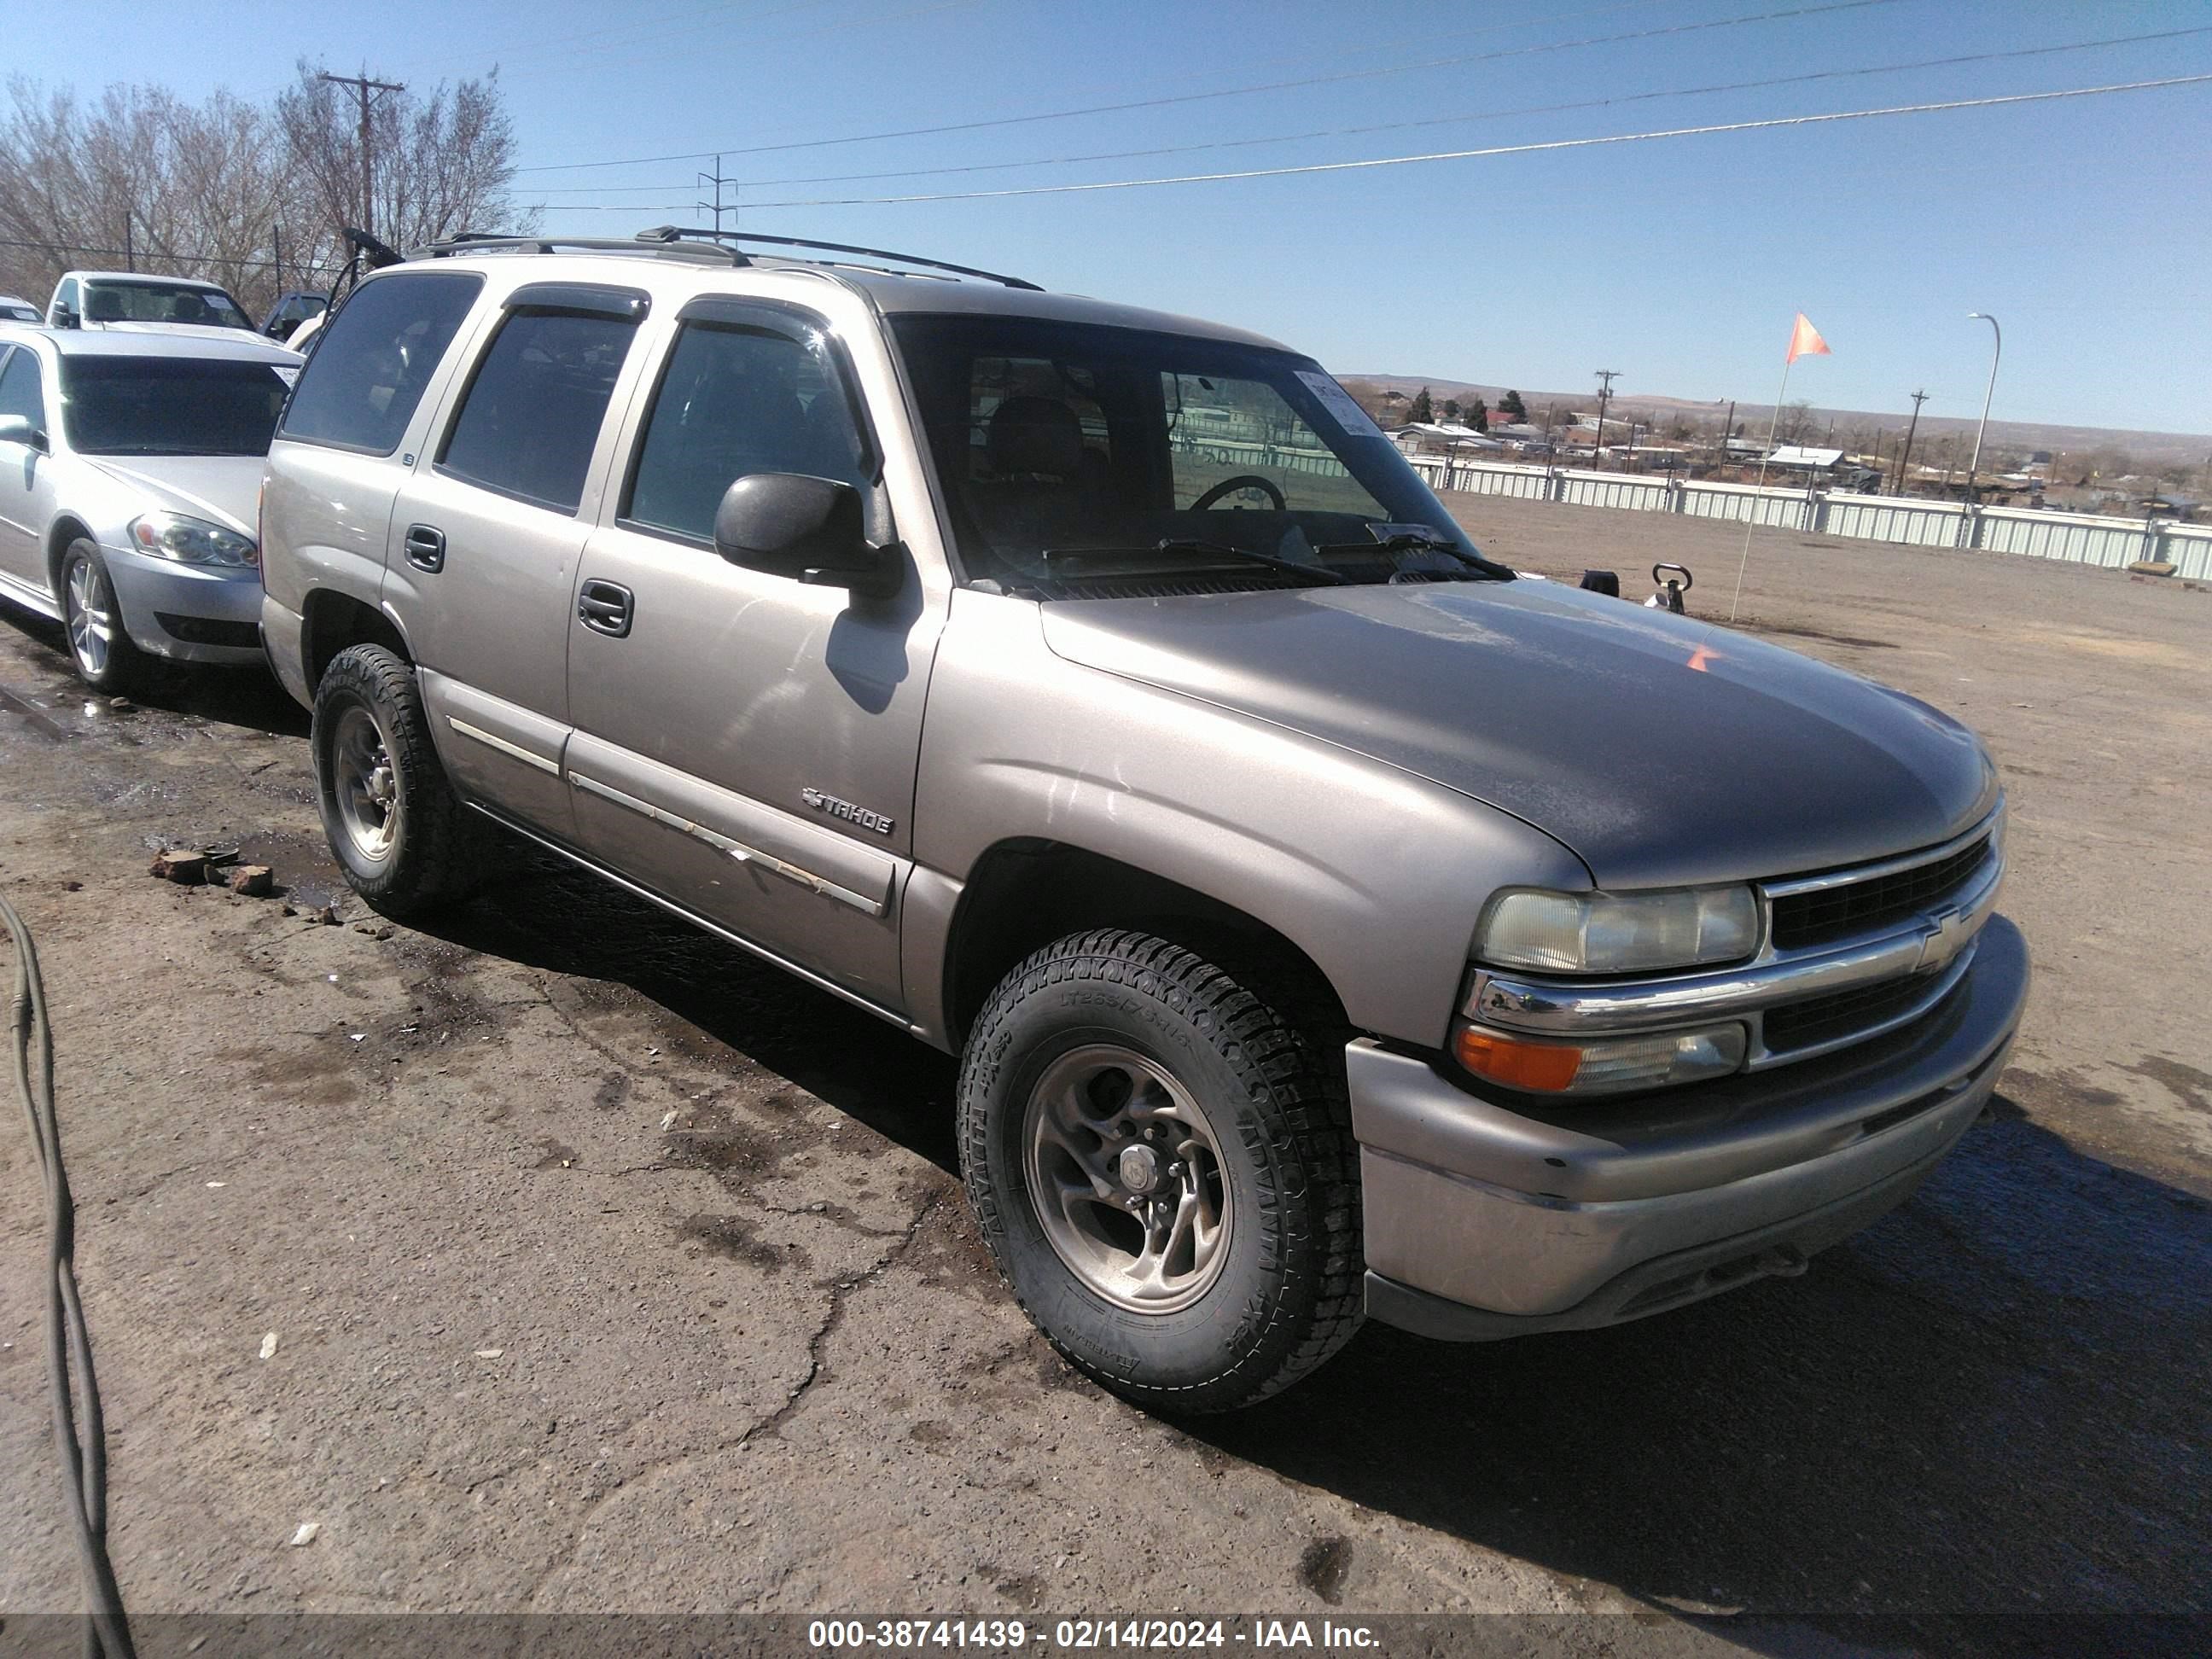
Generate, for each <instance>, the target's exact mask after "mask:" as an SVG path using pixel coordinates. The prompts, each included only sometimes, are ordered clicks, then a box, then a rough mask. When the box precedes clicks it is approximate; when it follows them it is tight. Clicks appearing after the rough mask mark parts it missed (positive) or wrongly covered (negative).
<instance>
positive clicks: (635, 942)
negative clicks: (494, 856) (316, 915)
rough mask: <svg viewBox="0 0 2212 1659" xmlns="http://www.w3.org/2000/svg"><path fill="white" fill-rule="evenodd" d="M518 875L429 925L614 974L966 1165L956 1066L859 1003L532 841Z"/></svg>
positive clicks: (789, 1074) (918, 1144) (490, 947)
mask: <svg viewBox="0 0 2212 1659" xmlns="http://www.w3.org/2000/svg"><path fill="white" fill-rule="evenodd" d="M507 856H508V857H510V858H511V859H512V860H513V866H512V873H511V875H510V876H509V877H508V878H505V879H502V880H501V882H499V883H498V884H496V885H495V886H494V887H492V888H491V889H489V890H487V891H486V892H485V893H484V894H483V896H481V897H479V898H477V900H476V901H474V902H471V903H470V904H468V905H466V906H465V907H463V908H460V909H458V910H456V911H454V912H453V913H452V914H450V915H443V916H440V917H437V918H435V919H434V920H429V921H422V922H419V923H417V924H416V925H417V926H418V927H422V928H423V929H424V930H425V931H427V932H428V933H432V934H434V935H435V936H436V937H438V938H441V939H447V940H448V941H450V942H451V943H453V944H455V945H462V946H465V947H466V948H467V949H469V950H471V951H484V952H486V953H488V954H489V955H493V956H499V957H507V958H509V959H510V960H512V961H515V962H520V963H526V964H527V965H528V966H530V967H532V968H538V969H545V970H546V971H548V972H551V973H556V974H568V975H576V976H577V977H579V978H581V979H586V980H596V981H611V982H613V983H615V984H617V985H620V986H623V987H628V989H629V990H630V991H631V992H634V993H635V994H637V995H638V996H640V997H641V998H643V999H645V1000H647V1001H649V1002H652V1003H653V1004H657V1005H658V1006H659V1007H660V1008H662V1009H664V1010H665V1011H666V1012H668V1013H670V1014H671V1015H673V1016H675V1017H676V1018H678V1020H681V1021H683V1022H684V1023H685V1024H690V1025H692V1026H695V1027H696V1028H697V1029H698V1030H699V1031H701V1032H702V1033H703V1034H704V1035H705V1036H708V1037H710V1038H712V1039H713V1040H714V1042H716V1043H718V1044H720V1045H723V1046H724V1047H726V1048H728V1049H731V1050H733V1051H735V1052H736V1053H737V1054H742V1055H743V1056H744V1057H745V1058H746V1059H748V1060H752V1061H753V1062H755V1063H756V1064H757V1065H760V1066H765V1067H767V1068H768V1069H769V1070H770V1071H772V1072H775V1073H778V1074H779V1075H781V1076H782V1077H784V1078H786V1079H788V1080H789V1081H791V1082H793V1083H795V1084H797V1085H799V1087H800V1088H802V1089H805V1090H806V1091H808V1092H810V1093H811V1094H813V1095H815V1096H817V1097H819V1098H821V1099H822V1100H824V1101H826V1102H828V1103H829V1104H830V1105H832V1106H834V1107H836V1109H838V1110H839V1111H842V1112H843V1113H844V1114H846V1115H848V1117H851V1118H853V1119H854V1120H856V1121H859V1122H861V1123H864V1124H866V1126H867V1127H869V1128H871V1129H873V1130H875V1131H876V1132H877V1133H879V1134H881V1135H883V1136H884V1137H885V1138H886V1139H890V1140H893V1141H896V1142H897V1143H898V1144H899V1145H901V1146H905V1147H906V1148H908V1150H909V1151H911V1152H915V1153H916V1154H917V1155H919V1156H921V1157H922V1158H927V1159H929V1160H930V1162H932V1163H933V1164H936V1165H938V1167H939V1168H940V1169H942V1170H946V1171H947V1172H949V1173H957V1152H956V1151H955V1146H954V1139H953V1133H952V1097H953V1085H954V1082H955V1079H956V1076H957V1068H956V1066H955V1064H954V1062H953V1061H952V1060H951V1059H950V1058H949V1057H948V1056H946V1055H944V1054H939V1053H938V1052H937V1051H936V1050H935V1049H933V1048H927V1047H926V1046H924V1045H923V1044H922V1043H920V1042H916V1041H915V1039H913V1038H912V1037H910V1036H907V1035H906V1034H905V1033H904V1032H903V1031H901V1030H897V1029H896V1028H895V1027H893V1026H891V1025H889V1024H885V1023H884V1021H882V1020H880V1019H878V1018H876V1017H875V1016H873V1015H872V1014H868V1013H866V1012H862V1011H861V1010H860V1009H858V1008H855V1007H854V1006H852V1005H850V1004H849V1003H846V1002H843V1001H841V1000H838V999H837V998H836V997H834V996H831V995H830V994H829V993H828V992H826V991H820V990H817V989H816V988H815V987H812V986H811V985H808V984H806V983H805V981H801V980H799V979H797V978H795V977H793V975H791V974H789V973H787V972H786V971H785V970H784V969H781V968H778V967H775V966H774V965H772V964H770V963H766V962H763V961H762V960H761V959H760V958H759V957H756V956H753V955H752V954H750V952H749V951H743V950H740V949H739V948H738V947H737V946H736V945H731V944H728V943H726V941H724V940H722V939H717V938H715V937H714V935H713V934H711V933H705V932H702V930H701V929H699V928H697V927H693V926H692V925H691V924H690V923H689V922H687V921H681V920H679V919H678V918H677V917H676V916H673V915H670V914H669V913H668V912H666V911H665V910H663V909H661V908H659V907H658V906H656V905H653V904H650V903H648V902H646V901H645V900H643V899H641V898H638V897H636V896H634V895H632V894H630V893H628V892H625V891H624V890H622V889H621V888H618V887H617V886H615V885H614V884H612V883H611V882H609V881H606V880H604V879H602V878H600V877H599V876H596V875H593V874H592V873H591V872H588V871H586V870H582V869H580V868H578V867H577V866H574V865H572V864H569V863H568V862H567V861H566V860H562V859H560V858H557V857H556V856H555V855H553V854H549V853H544V852H542V851H540V850H538V849H537V848H533V847H531V846H530V845H529V844H528V843H526V842H520V841H516V842H510V843H508V844H507Z"/></svg>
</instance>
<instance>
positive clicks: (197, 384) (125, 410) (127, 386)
mask: <svg viewBox="0 0 2212 1659" xmlns="http://www.w3.org/2000/svg"><path fill="white" fill-rule="evenodd" d="M61 368H62V373H61V392H62V420H63V422H64V426H65V428H67V430H68V432H69V441H70V447H71V448H72V449H75V450H76V451H78V452H79V453H82V454H87V455H266V454H267V453H269V440H270V435H271V434H273V433H274V432H275V431H276V416H277V414H278V413H279V411H281V410H283V407H284V394H285V392H287V391H289V389H290V388H289V382H288V381H287V380H285V379H284V377H283V375H282V374H279V373H278V372H277V371H276V368H274V367H272V366H271V365H270V364H268V363H233V362H209V361H205V360H202V359H196V358H190V357H109V356H97V357H95V356H75V355H71V356H64V358H63V359H62V365H61Z"/></svg>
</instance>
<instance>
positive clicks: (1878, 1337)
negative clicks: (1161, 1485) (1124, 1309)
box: [1191, 1073, 2212, 1645]
mask: <svg viewBox="0 0 2212 1659" xmlns="http://www.w3.org/2000/svg"><path fill="white" fill-rule="evenodd" d="M2020 1075H2021V1074H2019V1073H2015V1074H2014V1076H2015V1078H2017V1077H2019V1076H2020ZM2032 1080H2033V1079H2032ZM2208 1284H2212V1205H2207V1204H2206V1203H2205V1202H2204V1201H2203V1200H2199V1199H2197V1198H2194V1197H2192V1196H2191V1195H2189V1194H2185V1193H2182V1192H2179V1191H2176V1190H2175V1189H2173V1188H2169V1187H2166V1186H2164V1185H2161V1184H2160V1183H2158V1182H2154V1181H2149V1180H2146V1179H2144V1178H2142V1177H2141V1176H2136V1175H2132V1174H2130V1173H2128V1172H2126V1171H2124V1170H2117V1169H2114V1168H2112V1167H2111V1166H2110V1165H2107V1164H2101V1163H2099V1162H2097V1161H2095V1160H2093V1159H2091V1158H2084V1157H2081V1156H2080V1155H2078V1154H2076V1153H2075V1152H2073V1151H2072V1150H2070V1149H2069V1147H2068V1146H2066V1145H2065V1144H2064V1143H2063V1141H2061V1140H2060V1139H2058V1138H2057V1137H2056V1136H2054V1135H2052V1134H2050V1133H2047V1132H2045V1131H2044V1130H2042V1129H2039V1128H2038V1127H2035V1126H2034V1125H2033V1123H2032V1122H2030V1121H2027V1117H2026V1115H2024V1113H2023V1112H2022V1110H2021V1107H2020V1106H2019V1104H2018V1103H2017V1102H2016V1101H2015V1100H2014V1099H2013V1098H2012V1097H2009V1096H2007V1095H2000V1096H1999V1097H1997V1099H1996V1102H1994V1103H1993V1106H1992V1110H1991V1112H1990V1115H1988V1116H1987V1117H1985V1118H1984V1121H1983V1122H1982V1124H1981V1125H1980V1126H1978V1127H1977V1128H1976V1129H1975V1130H1974V1131H1973V1132H1972V1133H1970V1134H1969V1135H1968V1137H1967V1138H1966V1140H1965V1141H1964V1142H1962V1143H1961V1145H1960V1147H1959V1150H1958V1151H1957V1152H1955V1153H1954V1155H1953V1156H1952V1157H1951V1158H1949V1159H1948V1161H1947V1162H1946V1163H1945V1164H1942V1166H1940V1167H1939V1169H1938V1170H1937V1171H1936V1175H1935V1176H1934V1177H1933V1178H1932V1179H1931V1180H1930V1182H1929V1184H1928V1185H1927V1186H1926V1187H1925V1188H1923V1189H1922V1191H1921V1192H1920V1194H1917V1196H1916V1197H1915V1198H1914V1199H1913V1200H1911V1202H1910V1203H1909V1204H1907V1205H1906V1206H1905V1208H1903V1209H1902V1210H1900V1211H1899V1212H1896V1213H1895V1214H1893V1215H1892V1216H1890V1217H1889V1218H1886V1219H1885V1220H1883V1221H1882V1222H1881V1223H1880V1224H1878V1225H1876V1226H1875V1228H1873V1229H1872V1230H1871V1231H1869V1232H1867V1233H1865V1234H1863V1235H1862V1236H1860V1237H1858V1238H1857V1239H1855V1240H1852V1241H1850V1242H1849V1243H1845V1244H1844V1245H1841V1246H1839V1247H1838V1248H1837V1249H1834V1250H1832V1251H1830V1252H1829V1253H1827V1254H1826V1255H1823V1256H1821V1257H1820V1258H1819V1259H1817V1260H1816V1261H1814V1265H1813V1267H1812V1270H1811V1272H1810V1273H1808V1275H1807V1276H1806V1277H1805V1278H1803V1279H1797V1280H1793V1281H1770V1282H1767V1283H1765V1284H1761V1285H1755V1286H1753V1287H1751V1288H1748V1289H1746V1290H1743V1291H1737V1292H1735V1293H1733V1294H1730V1295H1728V1296H1723V1297H1720V1298H1718V1299H1717V1300H1715V1301H1712V1302H1708V1303H1705V1304H1700V1305H1699V1306H1698V1307H1695V1308H1692V1309H1687V1310H1682V1311H1680V1312H1677V1313H1674V1314H1672V1315H1668V1316H1663V1317H1660V1318H1656V1319H1652V1320H1650V1321H1646V1322H1642V1323H1639V1324H1635V1325H1628V1326H1623V1327H1619V1328H1614V1329H1613V1330H1611V1331H1604V1332H1594V1333H1583V1334H1570V1335H1558V1336H1545V1337H1534V1338H1529V1339H1526V1340H1522V1341H1518V1342H1511V1343H1502V1344H1497V1345H1493V1346H1480V1347H1467V1348H1458V1349H1455V1348H1451V1347H1448V1346H1443V1345H1438V1344H1432V1343H1429V1342H1426V1341H1424V1340H1420V1339H1418V1338H1414V1337H1410V1336H1406V1335H1403V1334H1399V1333H1397V1332H1395V1331H1390V1330H1388V1329H1384V1328H1379V1327H1373V1326H1370V1327H1369V1328H1367V1329H1366V1330H1365V1331H1364V1333H1363V1334H1361V1336H1360V1337H1359V1338H1358V1339H1357V1340H1355V1341H1354V1343H1353V1345H1352V1347H1351V1348H1350V1349H1348V1350H1347V1351H1346V1352H1345V1353H1344V1354H1343V1355H1341V1356H1340V1358H1338V1359H1337V1360H1336V1362H1335V1363H1334V1364H1332V1365H1331V1366H1330V1367H1329V1368H1328V1370H1325V1371H1323V1372H1322V1373H1321V1374H1320V1375H1319V1376H1316V1378H1314V1379H1313V1380H1312V1381H1311V1382H1310V1383H1307V1384H1305V1385H1304V1386H1303V1387H1301V1388H1299V1389H1296V1390H1294V1391H1292V1392H1291V1393H1290V1394H1289V1395H1285V1396H1283V1397H1282V1398H1280V1399H1279V1400H1276V1401H1270V1402H1268V1403H1267V1405H1265V1406H1263V1407H1260V1408H1259V1409H1257V1410H1255V1411H1253V1412H1251V1413H1247V1414H1245V1415H1243V1416H1242V1417H1239V1418H1235V1419H1215V1420H1212V1421H1208V1422H1203V1423H1200V1424H1196V1425H1191V1431H1192V1432H1193V1433H1194V1434H1195V1435H1197V1436H1198V1437H1200V1438H1202V1439H1204V1440H1206V1441H1208V1442H1210V1443H1212V1444H1213V1445H1216V1446H1218V1447H1219V1448H1220V1449H1223V1450H1225V1451H1229V1452H1232V1453H1234V1454H1236V1455H1238V1456H1240V1457H1244V1458H1249V1459H1250V1460H1251V1461H1253V1462H1257V1463H1261V1464H1264V1465H1266V1466H1267V1467H1269V1468H1273V1469H1275V1470H1277V1471H1278V1472H1279V1473H1280V1474H1284V1475H1285V1476H1287V1477H1289V1478H1291V1479H1292V1480H1299V1481H1306V1482H1310V1483H1312V1484H1314V1485H1316V1486H1325V1487H1327V1488H1328V1489H1329V1490H1331V1491H1334V1492H1340V1493H1341V1494H1343V1495H1344V1496H1346V1497H1348V1498H1352V1499H1354V1500H1355V1501H1357V1502H1358V1503H1360V1504H1367V1505H1370V1506H1371V1507H1373V1508H1376V1509H1380V1510H1388V1511H1389V1512H1391V1513H1393V1514H1395V1515H1399V1516H1404V1517H1405V1518H1407V1519H1408V1520H1412V1521H1415V1522H1419V1523H1421V1524H1422V1525H1425V1526H1430V1527H1435V1528H1439V1529H1441V1530H1443V1531H1446V1532H1449V1533H1453V1534H1458V1535H1460V1536H1462V1537H1464V1538H1468V1539H1470V1540H1473V1541H1476V1542H1479V1543H1481V1544H1483V1545H1485V1546H1487V1547H1491V1548H1493V1549H1498V1550H1503V1551H1504V1552H1506V1553H1510V1554H1513V1555H1516V1556H1520V1557H1522V1558H1524V1559H1529V1560H1533V1561H1536V1562H1540V1563H1541V1564H1543V1565H1546V1566H1548V1567H1551V1568H1553V1569H1555V1570H1557V1571H1562V1572H1566V1573H1571V1574H1575V1575H1578V1576H1586V1577H1593V1578H1596V1579H1600V1580H1603V1581H1606V1582H1608V1583H1615V1584H1618V1585H1620V1586H1621V1587H1623V1588H1624V1589H1627V1590H1629V1591H1631V1592H1632V1593H1634V1594H1638V1595H1643V1596H1644V1597H1646V1598H1649V1599H1651V1600H1654V1601H1661V1602H1662V1603H1663V1604H1665V1605H1668V1606H1673V1607H1678V1608H1682V1609H1686V1610H1692V1611H1694V1610H1697V1609H1699V1608H1702V1607H1712V1608H1717V1609H1736V1608H1741V1609H1745V1610H1747V1611H1748V1612H1749V1613H1753V1614H1758V1613H1775V1614H1787V1615H1796V1616H1809V1617H1812V1618H1814V1620H1816V1621H1821V1620H1824V1619H1825V1618H1826V1617H1834V1616H1838V1615H1840V1617H1839V1618H1838V1619H1837V1622H1836V1631H1837V1633H1838V1634H1842V1635H1846V1636H1854V1637H1863V1636H1869V1635H1872V1634H1874V1632H1871V1631H1870V1630H1869V1629H1867V1628H1866V1627H1865V1626H1863V1625H1862V1624H1861V1623H1860V1621H1859V1620H1858V1619H1857V1618H1856V1617H1855V1615H1871V1614H1894V1613H1920V1614H1958V1613H2015V1614H2027V1613H2177V1612H2182V1611H2190V1612H2195V1613H2199V1614H2202V1613H2204V1612H2205V1611H2207V1609H2208V1605H2212V1591H2209V1590H2208V1587H2212V1510H2206V1509H2205V1508H2204V1506H2203V1502H2202V1495H2203V1492H2205V1491H2207V1490H2208V1489H2212V1424H2209V1423H2208V1420H2207V1413H2206V1411H2205V1405H2204V1402H2205V1401H2207V1400H2208V1399H2212V1297H2208V1296H2207V1291H2206V1286H2207V1285H2208ZM1985 1633H1987V1632H1985ZM2106 1633H2107V1634H2108V1635H2110V1636H2112V1637H2114V1638H2117V1637H2118V1635H2119V1634H2120V1631H2119V1629H2118V1627H2117V1626H2114V1627H2112V1628H2109V1629H2108V1630H2107V1632H2106ZM1956 1634H1957V1635H1958V1636H1959V1638H1960V1639H1961V1640H1962V1641H1963V1640H1966V1638H1968V1637H1970V1636H1971V1635H1972V1632H1970V1631H1961V1632H1957V1633H1956ZM2076 1634H2077V1635H2081V1634H2083V1632H2076ZM2012 1635H2013V1636H2017V1635H2018V1632H2016V1631H2015V1632H2012ZM2010 1639H2011V1638H2009V1637H2008V1638H2005V1640H2006V1641H2009V1640H2010ZM1972 1645H1981V1644H1979V1643H1973V1644H1972ZM2000 1645H2002V1643H2001V1644H2000Z"/></svg>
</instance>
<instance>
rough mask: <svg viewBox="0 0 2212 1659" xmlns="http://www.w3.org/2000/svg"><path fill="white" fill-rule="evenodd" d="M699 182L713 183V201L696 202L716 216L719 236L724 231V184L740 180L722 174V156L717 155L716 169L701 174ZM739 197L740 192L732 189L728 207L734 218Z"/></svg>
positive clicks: (702, 209) (736, 213)
mask: <svg viewBox="0 0 2212 1659" xmlns="http://www.w3.org/2000/svg"><path fill="white" fill-rule="evenodd" d="M699 182H700V183H701V184H702V185H714V200H713V201H711V202H701V203H698V204H696V205H697V207H698V208H699V210H700V211H701V212H702V213H711V214H713V215H714V234H716V235H718V236H719V235H720V234H721V231H722V213H723V207H722V186H723V185H735V184H736V183H737V182H738V181H737V180H736V179H726V178H724V177H723V176H722V158H721V157H720V156H719V155H717V156H716V157H715V158H714V171H713V172H712V173H701V174H699ZM737 197H738V192H737V191H735V190H734V189H732V191H730V205H729V209H728V212H729V215H730V217H731V218H732V220H734V219H735V218H736V217H737V216H738V200H737Z"/></svg>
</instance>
